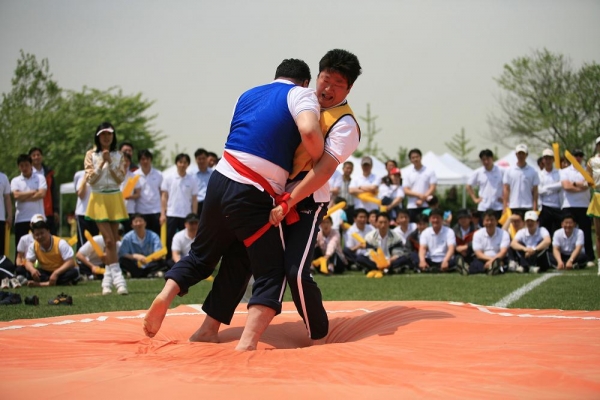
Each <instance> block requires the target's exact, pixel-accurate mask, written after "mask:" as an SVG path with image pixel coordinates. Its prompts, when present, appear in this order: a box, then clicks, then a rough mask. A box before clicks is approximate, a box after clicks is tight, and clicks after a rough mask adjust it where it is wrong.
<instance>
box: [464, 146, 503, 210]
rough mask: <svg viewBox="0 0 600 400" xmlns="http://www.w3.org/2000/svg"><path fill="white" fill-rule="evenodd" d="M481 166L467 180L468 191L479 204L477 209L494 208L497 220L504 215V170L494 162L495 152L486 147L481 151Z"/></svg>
mask: <svg viewBox="0 0 600 400" xmlns="http://www.w3.org/2000/svg"><path fill="white" fill-rule="evenodd" d="M479 159H480V160H481V165H482V166H481V167H479V168H477V169H476V170H475V171H474V172H473V174H472V175H471V176H470V177H469V180H468V182H467V186H466V189H467V193H468V194H469V196H471V199H472V200H473V202H474V203H475V204H477V210H478V211H480V212H483V211H487V210H490V209H492V210H494V211H495V212H496V220H498V219H500V216H501V215H502V191H503V187H502V179H503V176H504V172H503V170H502V169H501V168H500V167H498V166H497V165H495V164H494V153H492V151H491V150H489V149H485V150H481V151H480V152H479ZM474 187H477V188H478V195H477V196H476V195H475V192H474V190H473V188H474Z"/></svg>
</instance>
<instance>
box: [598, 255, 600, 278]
mask: <svg viewBox="0 0 600 400" xmlns="http://www.w3.org/2000/svg"><path fill="white" fill-rule="evenodd" d="M598 276H600V258H599V259H598Z"/></svg>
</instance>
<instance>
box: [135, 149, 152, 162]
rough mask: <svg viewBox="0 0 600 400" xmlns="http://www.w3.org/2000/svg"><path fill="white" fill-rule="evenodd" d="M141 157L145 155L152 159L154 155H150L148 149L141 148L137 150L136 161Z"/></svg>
mask: <svg viewBox="0 0 600 400" xmlns="http://www.w3.org/2000/svg"><path fill="white" fill-rule="evenodd" d="M142 157H147V158H149V159H151V160H152V159H154V157H153V156H152V153H151V152H150V150H148V149H142V150H140V151H138V161H139V160H141V159H142Z"/></svg>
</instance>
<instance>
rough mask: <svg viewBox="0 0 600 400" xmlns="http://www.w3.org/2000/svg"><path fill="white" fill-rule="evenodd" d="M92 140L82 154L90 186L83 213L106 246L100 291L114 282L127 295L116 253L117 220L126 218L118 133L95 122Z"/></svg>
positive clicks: (123, 174)
mask: <svg viewBox="0 0 600 400" xmlns="http://www.w3.org/2000/svg"><path fill="white" fill-rule="evenodd" d="M94 143H95V144H96V146H95V148H93V149H92V150H89V151H88V152H87V153H86V154H85V160H84V167H85V178H86V181H87V182H88V183H89V184H90V186H91V187H92V193H91V195H90V200H89V202H88V207H87V210H86V213H85V217H86V218H87V219H89V220H92V221H95V222H96V224H97V225H98V230H99V231H100V234H101V235H102V237H103V238H104V244H105V247H106V251H105V253H106V259H105V265H106V267H105V271H104V277H103V279H102V294H108V293H110V290H111V289H110V287H111V285H114V286H115V287H116V288H117V293H118V294H121V295H126V294H128V293H129V292H128V291H127V282H125V278H124V277H123V274H122V272H121V267H120V266H119V259H118V257H117V242H118V241H119V223H120V222H121V221H126V220H127V219H128V218H129V216H128V215H127V209H126V208H125V202H124V201H123V195H122V194H121V190H120V189H119V187H120V185H121V182H123V180H124V179H125V161H124V159H123V155H122V154H121V152H120V151H117V133H116V132H115V128H114V126H112V124H110V123H109V122H103V123H102V124H100V125H98V127H97V128H96V133H95V134H94ZM107 290H108V293H107Z"/></svg>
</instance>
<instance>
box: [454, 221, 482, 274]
mask: <svg viewBox="0 0 600 400" xmlns="http://www.w3.org/2000/svg"><path fill="white" fill-rule="evenodd" d="M456 219H457V224H456V225H454V228H453V231H454V235H455V237H456V264H457V265H458V269H459V271H460V272H461V273H462V274H463V275H466V274H467V273H468V271H469V265H470V264H471V262H472V261H473V260H474V258H475V254H474V253H473V235H475V232H476V231H477V229H478V228H477V227H476V226H475V224H473V221H472V219H471V213H470V212H469V210H467V209H462V210H458V212H457V213H456Z"/></svg>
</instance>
